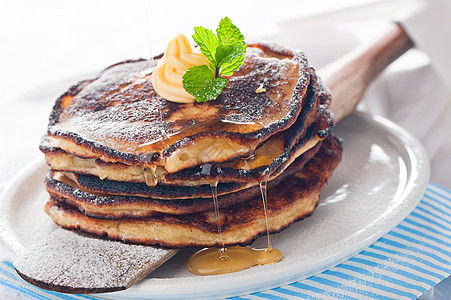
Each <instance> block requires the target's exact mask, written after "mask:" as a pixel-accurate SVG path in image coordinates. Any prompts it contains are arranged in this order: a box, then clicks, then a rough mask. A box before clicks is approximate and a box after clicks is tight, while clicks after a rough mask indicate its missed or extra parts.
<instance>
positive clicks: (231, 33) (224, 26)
mask: <svg viewBox="0 0 451 300" xmlns="http://www.w3.org/2000/svg"><path fill="white" fill-rule="evenodd" d="M216 35H217V36H218V41H219V44H221V45H230V44H244V36H243V35H242V34H241V32H240V30H239V29H238V27H236V26H235V25H233V24H232V21H230V19H229V18H228V17H225V18H224V19H222V20H221V21H220V22H219V27H218V29H216Z"/></svg>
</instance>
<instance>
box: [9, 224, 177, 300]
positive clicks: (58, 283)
mask: <svg viewBox="0 0 451 300" xmlns="http://www.w3.org/2000/svg"><path fill="white" fill-rule="evenodd" d="M176 252H177V250H169V249H160V248H155V247H150V246H143V245H132V244H124V243H121V242H117V241H110V240H104V239H98V238H92V237H88V236H84V235H83V234H78V233H76V232H72V231H68V230H65V229H58V230H56V231H55V232H53V233H52V234H51V235H49V236H48V237H47V238H46V239H44V240H43V241H42V242H41V243H39V244H37V245H36V246H34V247H32V248H31V249H30V250H29V252H27V253H26V254H24V255H22V256H21V257H20V258H19V259H18V260H17V261H15V262H14V267H15V268H16V270H17V271H18V272H20V273H22V274H23V275H25V276H26V277H28V278H29V279H31V281H32V283H33V281H35V282H40V283H41V284H40V285H41V286H42V285H44V287H47V288H50V289H55V287H56V289H58V290H60V291H61V290H63V291H67V292H71V291H72V292H73V291H76V292H80V291H83V290H86V291H88V292H89V291H93V290H95V291H109V290H118V289H125V288H127V287H129V286H131V285H133V284H134V283H136V282H137V281H139V280H140V279H142V278H143V277H145V276H146V275H147V274H148V273H150V272H151V271H153V270H154V269H155V268H157V267H158V266H160V265H161V264H162V263H163V262H165V261H166V260H167V259H169V258H170V257H172V256H173V255H174V254H175V253H176Z"/></svg>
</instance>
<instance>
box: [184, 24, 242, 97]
mask: <svg viewBox="0 0 451 300" xmlns="http://www.w3.org/2000/svg"><path fill="white" fill-rule="evenodd" d="M193 39H194V41H195V42H196V44H197V45H198V46H199V48H200V51H201V52H202V54H204V55H205V57H206V58H207V60H208V66H207V65H202V66H194V67H192V68H190V69H189V70H188V71H187V72H186V73H185V75H183V80H182V83H183V88H184V89H185V90H186V91H187V92H188V93H190V94H191V95H193V96H194V98H195V99H196V101H197V102H207V101H210V100H215V99H216V98H218V96H219V94H221V92H222V89H223V88H224V87H225V86H226V85H227V83H228V80H227V79H226V78H224V77H222V76H223V75H224V76H230V75H233V73H234V72H235V71H236V70H238V69H239V68H240V66H241V65H242V64H243V60H244V54H245V53H246V44H245V42H244V36H243V35H242V34H241V32H240V30H239V29H238V27H236V26H235V25H233V24H232V21H230V19H229V18H228V17H225V18H224V19H222V20H221V21H220V22H219V26H218V28H217V29H216V35H215V34H214V33H213V32H212V31H211V30H209V29H205V28H204V27H201V26H200V27H195V28H194V34H193Z"/></svg>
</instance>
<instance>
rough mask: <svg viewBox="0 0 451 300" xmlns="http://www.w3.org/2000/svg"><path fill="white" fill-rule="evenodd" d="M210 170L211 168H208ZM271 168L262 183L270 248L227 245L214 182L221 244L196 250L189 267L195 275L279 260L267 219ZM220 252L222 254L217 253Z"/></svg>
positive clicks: (230, 270) (236, 270) (232, 270)
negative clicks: (267, 189) (268, 185)
mask: <svg viewBox="0 0 451 300" xmlns="http://www.w3.org/2000/svg"><path fill="white" fill-rule="evenodd" d="M208 170H209V169H208ZM269 173H270V172H269V168H268V169H266V170H265V171H264V174H265V175H266V177H265V180H264V181H262V182H260V191H261V194H262V202H263V209H264V213H265V221H266V234H267V239H268V247H267V248H266V249H254V248H251V247H241V246H232V247H228V248H226V247H224V241H223V238H222V232H221V222H220V218H219V207H218V198H217V184H218V182H217V181H216V182H215V183H214V184H211V191H212V195H213V202H214V206H215V215H216V222H217V226H218V244H219V245H221V247H220V248H217V249H216V248H205V249H202V250H200V251H198V252H197V253H195V254H194V255H193V256H192V257H191V258H190V259H189V261H188V269H189V270H190V271H191V273H193V274H196V275H219V274H227V273H232V272H238V271H242V270H245V269H248V268H251V267H253V266H256V265H267V264H274V263H277V262H279V261H280V260H281V259H282V257H283V255H282V252H280V251H279V250H277V249H274V248H273V247H272V245H271V237H270V234H269V222H268V202H267V192H266V187H267V180H268V178H269ZM218 251H219V253H218Z"/></svg>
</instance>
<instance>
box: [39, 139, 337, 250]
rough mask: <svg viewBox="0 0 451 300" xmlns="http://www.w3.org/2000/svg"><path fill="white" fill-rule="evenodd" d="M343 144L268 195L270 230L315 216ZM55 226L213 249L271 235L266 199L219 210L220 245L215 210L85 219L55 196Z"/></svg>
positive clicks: (333, 144) (331, 145)
mask: <svg viewBox="0 0 451 300" xmlns="http://www.w3.org/2000/svg"><path fill="white" fill-rule="evenodd" d="M341 151H342V147H341V143H340V141H339V140H338V139H337V138H335V137H334V136H330V137H329V138H327V139H326V140H325V141H324V142H323V143H322V147H321V149H320V151H319V152H318V153H317V154H316V155H315V156H314V158H312V159H311V160H310V161H308V162H307V163H306V165H305V166H304V167H303V168H302V169H301V170H299V171H298V172H296V173H295V174H293V175H291V176H288V177H287V178H285V179H284V180H281V182H280V183H279V184H278V185H276V186H275V187H273V188H271V189H269V190H268V217H269V231H270V232H273V233H274V232H278V231H281V230H283V229H284V228H286V227H288V226H289V225H290V224H292V223H293V222H295V221H297V220H300V219H302V218H305V217H306V216H309V215H311V214H312V213H313V211H314V209H315V207H316V205H317V204H318V200H319V193H320V190H321V189H322V187H323V186H324V185H326V184H327V182H328V180H329V178H330V176H331V174H332V172H333V170H334V169H335V168H336V166H337V165H338V163H339V162H340V160H341ZM45 209H46V212H47V213H48V214H49V215H50V217H51V218H52V219H53V220H54V222H55V223H57V224H59V225H61V226H62V227H65V228H71V229H79V230H82V231H85V232H89V233H92V234H95V235H99V236H106V237H108V238H109V239H115V240H122V241H125V242H130V243H139V244H148V245H156V246H163V247H175V248H178V247H191V246H196V247H204V246H207V247H211V246H218V247H222V246H229V245H236V244H242V245H246V244H249V243H251V242H252V241H253V240H254V239H255V238H257V237H258V236H260V235H262V234H265V233H266V227H265V216H264V211H263V208H262V202H261V198H260V197H258V196H256V197H253V198H251V199H249V200H248V201H246V202H242V203H237V204H235V205H231V206H228V207H226V208H224V209H221V210H220V220H221V234H222V239H223V243H224V245H222V244H219V242H218V236H217V227H216V226H217V224H216V218H215V213H214V210H210V211H207V212H203V213H191V214H184V215H173V214H163V213H162V214H157V215H154V216H151V217H147V218H138V219H136V218H122V219H119V220H111V219H101V218H93V217H89V216H86V215H85V214H83V213H82V212H80V210H78V209H77V208H76V207H74V206H72V205H70V204H68V203H67V202H65V201H64V200H61V199H56V198H54V197H52V198H51V199H50V200H49V201H48V202H47V204H46V206H45Z"/></svg>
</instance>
